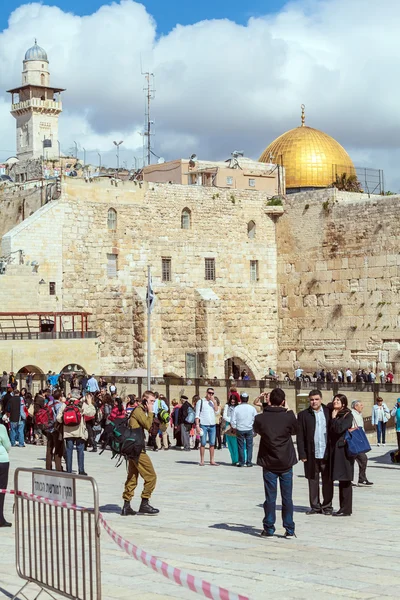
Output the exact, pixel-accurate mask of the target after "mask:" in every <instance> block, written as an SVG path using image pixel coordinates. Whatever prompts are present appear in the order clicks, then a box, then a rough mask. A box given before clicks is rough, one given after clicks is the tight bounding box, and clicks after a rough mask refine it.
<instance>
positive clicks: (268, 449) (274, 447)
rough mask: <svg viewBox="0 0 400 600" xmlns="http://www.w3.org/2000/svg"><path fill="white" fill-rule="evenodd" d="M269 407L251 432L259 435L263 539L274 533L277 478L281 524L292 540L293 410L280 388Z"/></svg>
mask: <svg viewBox="0 0 400 600" xmlns="http://www.w3.org/2000/svg"><path fill="white" fill-rule="evenodd" d="M269 401H270V406H266V407H265V409H264V412H263V413H261V414H260V415H257V416H256V418H255V419H254V431H255V432H256V433H258V434H259V435H260V436H261V441H260V448H259V450H258V457H257V464H258V465H260V467H263V477H264V489H265V502H264V519H263V526H264V529H263V531H262V532H261V535H262V536H265V537H271V536H273V535H274V532H275V521H276V495H277V487H278V479H279V483H280V488H281V495H282V521H283V526H284V528H285V530H286V532H285V537H288V538H290V537H293V536H294V535H295V533H294V528H295V525H294V521H293V499H292V493H293V468H292V467H293V465H295V464H296V463H297V458H296V452H295V449H294V445H293V441H292V435H295V433H296V429H297V420H296V417H295V415H294V413H293V411H291V410H289V409H288V408H287V406H286V400H285V392H284V391H283V390H281V389H279V388H275V389H274V390H272V392H271V394H270V398H269Z"/></svg>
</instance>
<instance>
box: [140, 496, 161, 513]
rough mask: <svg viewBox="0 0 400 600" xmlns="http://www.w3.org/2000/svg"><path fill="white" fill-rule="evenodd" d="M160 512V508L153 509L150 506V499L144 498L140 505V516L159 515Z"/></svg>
mask: <svg viewBox="0 0 400 600" xmlns="http://www.w3.org/2000/svg"><path fill="white" fill-rule="evenodd" d="M159 512H160V511H159V510H158V508H153V507H152V506H150V504H149V499H148V498H142V502H141V503H140V507H139V511H138V513H137V514H138V515H157V514H158V513H159Z"/></svg>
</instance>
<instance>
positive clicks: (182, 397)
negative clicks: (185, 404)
mask: <svg viewBox="0 0 400 600" xmlns="http://www.w3.org/2000/svg"><path fill="white" fill-rule="evenodd" d="M181 400H189V398H188V397H187V396H181Z"/></svg>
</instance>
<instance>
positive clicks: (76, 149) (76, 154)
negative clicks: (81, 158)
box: [74, 142, 78, 160]
mask: <svg viewBox="0 0 400 600" xmlns="http://www.w3.org/2000/svg"><path fill="white" fill-rule="evenodd" d="M74 144H75V158H76V160H78V144H77V143H76V142H74Z"/></svg>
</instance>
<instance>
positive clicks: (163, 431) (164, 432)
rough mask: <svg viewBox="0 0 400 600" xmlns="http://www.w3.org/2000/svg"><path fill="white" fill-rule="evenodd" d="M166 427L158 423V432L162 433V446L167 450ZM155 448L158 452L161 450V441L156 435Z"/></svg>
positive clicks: (164, 424)
mask: <svg viewBox="0 0 400 600" xmlns="http://www.w3.org/2000/svg"><path fill="white" fill-rule="evenodd" d="M167 428H168V425H167V424H166V423H160V431H161V433H162V445H163V446H164V448H166V449H167V448H168V433H167ZM156 446H157V448H158V449H159V450H161V440H160V436H159V435H158V434H157V435H156Z"/></svg>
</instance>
